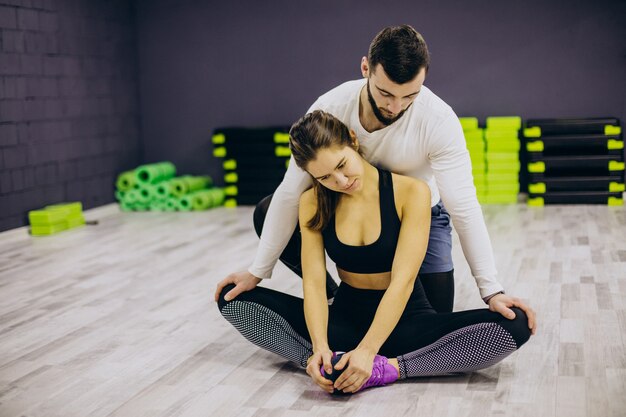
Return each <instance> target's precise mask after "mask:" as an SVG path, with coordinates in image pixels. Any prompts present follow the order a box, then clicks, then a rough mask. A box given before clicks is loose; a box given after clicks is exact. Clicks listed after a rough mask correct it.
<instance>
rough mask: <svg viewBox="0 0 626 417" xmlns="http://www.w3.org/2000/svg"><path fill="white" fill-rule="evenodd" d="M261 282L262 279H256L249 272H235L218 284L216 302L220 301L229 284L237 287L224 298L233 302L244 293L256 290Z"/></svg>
mask: <svg viewBox="0 0 626 417" xmlns="http://www.w3.org/2000/svg"><path fill="white" fill-rule="evenodd" d="M259 282H261V278H257V277H255V276H254V275H252V274H251V273H250V272H248V271H240V272H234V273H232V274H230V275H229V276H227V277H226V278H224V279H223V280H221V281H220V282H219V283H218V284H217V289H216V290H215V301H217V300H219V298H220V294H221V292H222V290H223V289H224V287H225V286H227V285H228V284H235V285H236V287H235V288H233V289H232V290H230V291H228V293H226V295H225V296H224V299H226V301H230V300H232V299H233V298H235V297H237V296H238V295H239V294H241V293H242V292H245V291H250V290H252V289H254V288H255V287H256V286H257V285H258V284H259Z"/></svg>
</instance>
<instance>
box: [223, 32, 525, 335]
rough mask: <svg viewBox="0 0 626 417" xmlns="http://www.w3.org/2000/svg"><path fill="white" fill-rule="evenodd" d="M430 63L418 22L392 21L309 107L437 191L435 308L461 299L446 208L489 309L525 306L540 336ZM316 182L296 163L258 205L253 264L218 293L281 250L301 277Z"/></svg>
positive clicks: (375, 160)
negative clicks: (307, 202)
mask: <svg viewBox="0 0 626 417" xmlns="http://www.w3.org/2000/svg"><path fill="white" fill-rule="evenodd" d="M428 65H429V53H428V48H427V46H426V43H425V42H424V39H423V38H422V36H421V35H420V34H419V33H418V32H416V31H415V29H413V28H412V27H411V26H408V25H403V26H398V27H388V28H385V29H383V30H382V31H381V32H380V33H378V35H376V37H375V38H374V40H373V41H372V43H371V45H370V49H369V52H368V56H367V57H363V58H362V60H361V72H362V75H363V77H364V79H361V80H355V81H349V82H346V83H344V84H342V85H340V86H338V87H336V88H334V89H333V90H331V91H329V92H328V93H326V94H324V95H323V96H321V97H320V98H319V99H318V100H317V101H316V102H315V103H314V104H313V105H312V106H311V108H310V109H309V112H311V111H313V110H316V109H321V110H324V111H327V112H329V113H331V114H332V115H334V116H335V117H337V118H338V119H340V120H341V121H343V122H344V123H345V124H346V125H348V126H349V127H350V128H351V129H352V130H354V131H355V132H356V136H357V137H358V138H359V142H360V145H361V148H362V150H363V153H364V156H365V158H366V159H368V160H369V161H370V162H371V163H372V164H374V165H377V166H379V167H381V168H383V169H387V170H390V171H393V172H396V173H399V174H403V175H408V176H412V177H415V178H419V179H421V180H423V181H425V182H427V183H428V185H429V187H430V189H431V195H432V201H431V205H432V210H431V215H432V218H431V230H430V237H429V243H428V249H427V253H426V257H425V259H424V262H423V264H422V267H421V269H420V272H419V279H420V281H421V283H422V284H423V286H424V290H425V292H426V295H427V297H428V299H429V301H430V303H431V304H432V306H433V308H434V309H435V310H436V311H438V312H446V311H452V306H453V302H454V271H453V266H452V255H451V249H452V243H451V228H450V224H449V220H450V215H449V214H448V211H447V210H449V211H450V214H451V216H452V218H453V219H454V225H455V227H456V230H457V232H458V234H459V238H460V241H461V246H462V248H463V252H464V254H465V256H466V258H467V260H468V263H469V265H470V268H471V270H472V274H473V275H474V277H475V279H476V283H477V285H478V288H479V291H480V294H481V297H482V298H483V300H484V301H485V303H487V304H488V305H489V309H490V310H492V311H496V312H499V313H501V314H502V315H503V316H505V317H507V318H509V319H514V318H515V313H514V312H513V311H512V310H511V309H510V307H513V306H516V307H519V308H521V309H522V310H524V312H525V313H526V314H527V316H528V326H529V328H530V329H531V332H532V333H533V334H534V333H535V329H536V324H535V314H534V312H533V311H532V309H531V308H530V307H528V306H527V305H526V304H524V303H523V302H522V301H520V300H519V299H517V298H515V297H511V296H509V295H507V294H504V291H503V288H502V286H501V285H500V284H499V283H498V282H497V280H496V268H495V262H494V259H493V251H492V248H491V242H490V240H489V235H488V233H487V228H486V226H485V223H484V219H483V216H482V211H481V209H480V205H479V204H478V200H477V199H476V189H475V187H474V185H473V179H472V168H471V162H470V158H469V153H468V152H467V148H466V146H465V139H464V136H463V131H462V129H461V125H460V123H459V120H458V118H457V116H456V115H455V113H454V112H453V111H452V109H451V108H450V106H448V105H447V104H446V103H444V102H443V100H441V99H440V98H439V97H437V96H436V95H435V94H433V92H432V91H430V90H429V89H428V88H427V87H425V86H424V85H423V84H424V79H425V77H426V73H427V71H428ZM292 162H293V161H292ZM310 186H311V178H310V176H309V175H308V174H307V173H306V172H305V171H303V170H300V169H299V168H297V166H296V164H295V163H290V164H289V168H288V170H287V173H286V174H285V177H284V179H283V181H282V182H281V184H280V185H279V187H278V188H277V189H276V192H275V193H274V194H273V195H272V196H269V197H267V198H266V199H264V200H263V201H262V202H261V203H259V205H258V206H257V209H256V211H255V214H254V217H255V219H254V223H255V227H256V229H257V233H259V235H260V244H259V249H258V251H257V255H256V258H255V261H254V263H253V265H252V266H251V267H250V269H249V271H242V272H236V273H233V274H230V275H229V276H228V277H226V278H225V279H223V280H222V281H221V282H220V283H219V284H218V287H217V290H216V293H215V299H216V300H217V298H218V296H219V294H220V292H221V290H222V289H223V288H224V287H225V286H226V285H228V284H231V283H233V284H236V287H235V288H233V289H232V290H231V291H230V292H229V293H228V294H227V295H226V297H227V300H230V299H233V298H235V297H236V296H237V295H239V294H240V293H241V292H243V291H249V290H251V289H252V288H254V287H256V285H257V284H258V283H259V282H260V281H261V279H262V278H269V277H270V275H271V272H272V269H273V267H274V265H275V263H276V261H277V259H278V258H279V256H280V259H281V260H282V261H283V262H284V263H285V264H286V265H287V266H288V267H289V268H290V269H292V270H293V271H294V272H296V273H297V274H298V275H300V276H302V272H301V269H300V244H299V228H297V227H296V226H297V218H298V201H299V198H300V195H301V194H302V192H304V191H305V190H306V189H308V188H310ZM270 202H271V204H270ZM442 202H443V203H442ZM444 204H445V205H444ZM268 205H269V208H268ZM266 211H267V214H266ZM261 228H262V229H263V230H262V233H261ZM294 229H296V230H295V232H293V231H294ZM327 280H328V283H327V293H328V297H329V298H332V296H333V294H334V291H335V289H336V284H335V283H334V281H333V280H332V278H331V277H330V276H328V278H327Z"/></svg>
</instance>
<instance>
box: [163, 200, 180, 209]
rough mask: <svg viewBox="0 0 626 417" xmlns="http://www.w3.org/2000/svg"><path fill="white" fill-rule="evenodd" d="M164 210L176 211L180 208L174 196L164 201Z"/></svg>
mask: <svg viewBox="0 0 626 417" xmlns="http://www.w3.org/2000/svg"><path fill="white" fill-rule="evenodd" d="M162 207H163V211H176V210H178V203H177V202H176V200H174V199H173V198H168V199H167V200H165V201H164V202H163V203H162Z"/></svg>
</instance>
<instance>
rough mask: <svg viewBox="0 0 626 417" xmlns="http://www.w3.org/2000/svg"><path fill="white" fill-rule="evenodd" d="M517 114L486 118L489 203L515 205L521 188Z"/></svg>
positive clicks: (519, 126)
mask: <svg viewBox="0 0 626 417" xmlns="http://www.w3.org/2000/svg"><path fill="white" fill-rule="evenodd" d="M521 128H522V119H521V118H520V117H518V116H508V117H487V120H486V127H485V145H486V154H485V156H486V158H485V159H486V161H487V177H486V183H487V195H486V198H485V199H484V201H485V203H487V204H514V203H517V195H518V194H519V191H520V183H519V173H520V160H519V150H520V139H519V134H520V129H521Z"/></svg>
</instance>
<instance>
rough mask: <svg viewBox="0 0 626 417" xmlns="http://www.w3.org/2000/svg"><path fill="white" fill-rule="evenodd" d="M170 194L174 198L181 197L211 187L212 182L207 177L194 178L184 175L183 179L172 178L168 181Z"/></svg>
mask: <svg viewBox="0 0 626 417" xmlns="http://www.w3.org/2000/svg"><path fill="white" fill-rule="evenodd" d="M170 183H171V186H170V193H171V194H172V196H174V197H182V196H183V195H185V194H189V193H191V192H193V191H197V190H202V189H204V188H207V187H210V186H211V185H213V180H212V179H211V177H209V176H198V177H194V176H191V175H185V176H183V177H178V178H174V179H173V180H171V181H170Z"/></svg>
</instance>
